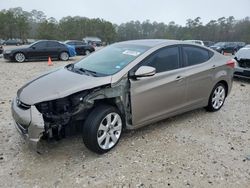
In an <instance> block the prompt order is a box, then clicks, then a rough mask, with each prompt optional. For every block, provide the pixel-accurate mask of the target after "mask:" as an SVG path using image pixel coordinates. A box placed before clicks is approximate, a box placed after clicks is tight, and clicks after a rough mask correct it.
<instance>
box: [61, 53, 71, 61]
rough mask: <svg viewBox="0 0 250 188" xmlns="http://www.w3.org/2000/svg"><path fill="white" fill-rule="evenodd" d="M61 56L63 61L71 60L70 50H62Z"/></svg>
mask: <svg viewBox="0 0 250 188" xmlns="http://www.w3.org/2000/svg"><path fill="white" fill-rule="evenodd" d="M59 58H60V59H61V60H62V61H68V60H69V54H68V52H61V53H60V55H59Z"/></svg>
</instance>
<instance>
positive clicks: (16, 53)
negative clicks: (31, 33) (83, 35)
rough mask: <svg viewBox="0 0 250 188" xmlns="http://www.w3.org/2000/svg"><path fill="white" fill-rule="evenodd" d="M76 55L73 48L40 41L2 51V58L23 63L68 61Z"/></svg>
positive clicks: (57, 42)
mask: <svg viewBox="0 0 250 188" xmlns="http://www.w3.org/2000/svg"><path fill="white" fill-rule="evenodd" d="M75 55H76V51H75V48H74V47H71V46H69V45H66V44H63V43H61V42H59V41H55V40H40V41H37V42H35V43H33V44H31V45H29V46H28V47H26V48H18V49H14V50H6V51H4V54H3V56H4V58H5V59H7V60H10V61H17V62H24V61H26V60H47V59H48V57H51V58H52V59H59V60H62V61H67V60H69V58H70V57H73V56H75Z"/></svg>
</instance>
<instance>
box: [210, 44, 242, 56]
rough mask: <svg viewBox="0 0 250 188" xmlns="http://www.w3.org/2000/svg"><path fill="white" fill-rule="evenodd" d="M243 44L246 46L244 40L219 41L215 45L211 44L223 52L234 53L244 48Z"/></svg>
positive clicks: (213, 47)
mask: <svg viewBox="0 0 250 188" xmlns="http://www.w3.org/2000/svg"><path fill="white" fill-rule="evenodd" d="M242 46H244V43H242V42H218V43H216V44H214V45H213V46H210V48H212V49H213V50H216V51H217V52H219V53H221V54H225V53H231V54H233V55H234V54H236V52H237V51H238V50H239V49H240V48H242Z"/></svg>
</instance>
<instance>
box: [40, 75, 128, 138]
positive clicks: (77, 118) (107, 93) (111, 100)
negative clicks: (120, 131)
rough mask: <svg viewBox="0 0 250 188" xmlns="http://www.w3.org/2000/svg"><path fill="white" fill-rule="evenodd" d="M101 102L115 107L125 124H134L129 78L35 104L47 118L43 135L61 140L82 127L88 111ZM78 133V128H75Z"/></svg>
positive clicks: (44, 118)
mask: <svg viewBox="0 0 250 188" xmlns="http://www.w3.org/2000/svg"><path fill="white" fill-rule="evenodd" d="M100 103H108V104H111V105H114V106H116V107H117V108H118V109H119V110H120V112H121V114H122V116H123V117H124V122H125V126H130V125H131V124H132V120H131V107H130V82H129V80H128V79H127V78H123V79H121V80H120V81H119V82H117V83H115V84H108V85H105V86H101V87H97V88H93V89H90V90H87V91H82V92H79V93H76V94H73V95H71V96H68V97H66V98H63V99H57V100H53V101H46V102H42V103H39V104H36V107H37V109H38V111H39V112H40V113H41V114H42V116H43V120H44V130H45V131H44V136H43V137H44V138H49V139H50V138H56V139H60V138H63V137H65V136H67V135H70V134H71V133H72V130H78V128H77V125H79V124H78V123H79V122H80V129H81V126H82V124H83V122H84V120H85V119H86V118H87V116H88V114H89V112H90V111H91V110H92V109H93V108H94V107H95V106H96V105H98V104H100ZM76 132H79V131H76Z"/></svg>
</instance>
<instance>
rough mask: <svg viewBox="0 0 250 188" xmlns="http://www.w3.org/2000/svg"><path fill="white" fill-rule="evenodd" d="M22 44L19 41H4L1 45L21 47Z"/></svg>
mask: <svg viewBox="0 0 250 188" xmlns="http://www.w3.org/2000/svg"><path fill="white" fill-rule="evenodd" d="M22 44H23V42H22V41H21V40H20V39H8V40H6V41H4V42H3V45H16V46H19V45H22Z"/></svg>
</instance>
